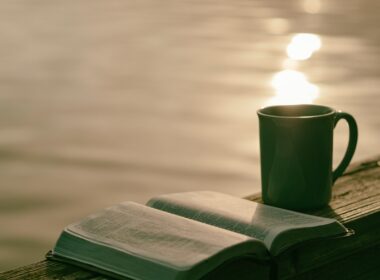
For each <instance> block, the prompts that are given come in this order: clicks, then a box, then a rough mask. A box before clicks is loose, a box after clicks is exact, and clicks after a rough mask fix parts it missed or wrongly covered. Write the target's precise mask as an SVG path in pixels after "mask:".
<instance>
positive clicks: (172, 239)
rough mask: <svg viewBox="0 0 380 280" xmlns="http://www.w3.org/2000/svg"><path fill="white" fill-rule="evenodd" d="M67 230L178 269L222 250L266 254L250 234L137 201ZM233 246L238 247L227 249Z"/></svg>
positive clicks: (208, 258) (189, 265) (185, 267)
mask: <svg viewBox="0 0 380 280" xmlns="http://www.w3.org/2000/svg"><path fill="white" fill-rule="evenodd" d="M66 231H68V232H71V233H73V234H76V235H80V236H82V237H83V238H86V239H90V240H93V241H94V242H96V243H101V244H104V245H105V246H108V247H112V248H115V249H117V250H121V251H123V252H126V253H128V254H130V255H134V256H138V257H139V258H143V259H149V260H151V261H152V262H156V263H161V264H163V265H165V266H170V267H175V268H176V269H178V270H184V269H188V268H189V267H192V266H194V265H196V264H198V263H200V262H202V261H205V260H210V259H212V257H213V256H215V255H217V254H220V253H221V252H222V253H223V251H226V255H225V256H224V257H225V258H227V259H228V258H230V257H233V256H234V255H239V254H247V253H253V252H256V253H257V254H258V255H260V254H267V253H266V252H265V251H266V249H265V247H264V245H263V244H259V245H258V243H259V241H254V240H252V239H250V238H248V237H247V236H244V235H241V234H237V233H234V232H230V231H226V230H224V229H220V228H217V227H214V226H210V225H206V224H203V223H199V222H197V221H193V220H189V219H186V218H183V217H179V216H176V215H172V214H170V213H166V212H163V211H159V210H156V209H153V208H150V207H147V206H144V205H140V204H137V203H134V202H125V203H123V204H119V205H116V206H114V207H111V208H108V209H106V210H104V211H102V212H100V213H98V214H95V215H92V216H89V217H88V218H86V219H84V220H82V221H80V222H79V223H76V224H73V225H70V226H69V227H68V228H67V229H66ZM240 245H241V246H240ZM239 246H240V247H239ZM260 246H261V247H260ZM233 247H236V250H234V251H231V252H228V250H229V249H230V248H233ZM229 254H231V255H229ZM221 259H222V258H221ZM217 261H219V260H217ZM214 262H215V261H214ZM211 264H212V263H211Z"/></svg>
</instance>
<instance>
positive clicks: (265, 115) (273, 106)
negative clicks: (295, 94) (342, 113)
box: [257, 104, 336, 119]
mask: <svg viewBox="0 0 380 280" xmlns="http://www.w3.org/2000/svg"><path fill="white" fill-rule="evenodd" d="M285 107H288V108H289V107H293V108H294V107H313V108H323V109H327V110H329V112H327V113H323V114H314V115H304V116H302V115H300V116H281V115H275V114H270V113H265V112H264V111H265V110H269V109H275V108H285ZM335 113H336V110H335V109H333V108H331V107H328V106H324V105H318V104H291V105H271V106H266V107H262V108H260V109H259V110H257V114H258V115H259V116H262V117H270V118H279V119H310V118H321V117H327V116H331V115H334V114H335Z"/></svg>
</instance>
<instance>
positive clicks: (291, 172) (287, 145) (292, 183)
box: [257, 105, 358, 210]
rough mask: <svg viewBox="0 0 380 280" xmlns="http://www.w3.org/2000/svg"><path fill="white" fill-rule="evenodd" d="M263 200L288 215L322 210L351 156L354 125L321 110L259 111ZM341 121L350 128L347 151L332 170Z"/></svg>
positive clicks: (343, 116)
mask: <svg viewBox="0 0 380 280" xmlns="http://www.w3.org/2000/svg"><path fill="white" fill-rule="evenodd" d="M257 114H258V117H259V126H260V157H261V180H262V198H263V201H264V203H266V204H270V205H274V206H278V207H282V208H287V209H293V210H308V209H316V208H320V207H323V206H326V205H327V204H328V203H329V202H330V199H331V188H332V185H333V184H334V182H335V180H336V179H337V178H338V177H339V176H341V175H342V173H343V172H344V170H345V169H346V168H347V166H348V164H349V163H350V161H351V159H352V156H353V155H354V152H355V148H356V143H357V139H358V128H357V125H356V122H355V119H354V118H353V117H352V116H351V115H350V114H348V113H345V112H340V111H335V110H334V109H332V108H329V107H326V106H320V105H279V106H271V107H266V108H262V109H260V110H258V112H257ZM340 119H344V120H346V121H347V123H348V125H349V141H348V148H347V150H346V153H345V155H344V157H343V160H342V161H341V163H340V164H339V165H338V167H337V168H336V169H335V170H333V167H332V157H333V132H334V127H335V126H336V124H337V122H338V121H339V120H340Z"/></svg>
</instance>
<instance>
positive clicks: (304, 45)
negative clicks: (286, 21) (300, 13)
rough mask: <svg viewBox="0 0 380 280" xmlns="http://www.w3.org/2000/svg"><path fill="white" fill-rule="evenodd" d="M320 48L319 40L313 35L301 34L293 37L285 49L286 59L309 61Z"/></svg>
mask: <svg viewBox="0 0 380 280" xmlns="http://www.w3.org/2000/svg"><path fill="white" fill-rule="evenodd" d="M320 48H321V39H320V38H319V36H317V35H315V34H308V33H301V34H297V35H295V36H293V38H292V40H291V42H290V44H289V45H288V47H287V48H286V53H287V54H288V57H289V58H291V59H294V60H306V59H309V58H310V57H311V56H312V55H313V54H314V52H316V51H317V50H319V49H320Z"/></svg>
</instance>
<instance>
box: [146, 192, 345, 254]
mask: <svg viewBox="0 0 380 280" xmlns="http://www.w3.org/2000/svg"><path fill="white" fill-rule="evenodd" d="M148 205H149V206H151V207H154V208H158V209H161V210H164V211H167V212H171V213H175V214H177V215H181V216H184V217H188V218H191V219H194V220H198V221H201V222H204V223H208V224H212V225H215V226H218V227H221V228H225V229H228V230H231V231H234V232H239V233H242V234H245V235H247V236H251V237H255V238H257V239H259V240H262V241H263V242H264V243H265V245H266V246H267V248H268V249H269V250H270V249H271V246H272V243H273V241H274V240H275V239H276V237H277V236H278V235H279V234H281V233H283V232H286V231H289V230H294V229H298V228H310V227H318V226H321V225H328V224H334V223H337V222H336V221H335V220H333V219H327V218H321V217H316V216H311V215H306V214H302V213H298V212H294V211H290V210H285V209H280V208H276V207H272V206H268V205H264V204H260V203H255V202H252V201H248V200H245V199H242V198H237V197H234V196H230V195H226V194H222V193H217V192H208V191H204V192H189V193H177V194H168V195H162V196H159V197H157V198H153V199H152V200H150V201H149V202H148ZM337 230H338V231H342V232H344V231H345V229H344V227H343V226H340V225H339V226H338V229H337ZM317 234H318V235H323V232H318V233H317ZM292 242H297V240H293V241H292ZM287 245H289V244H287Z"/></svg>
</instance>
